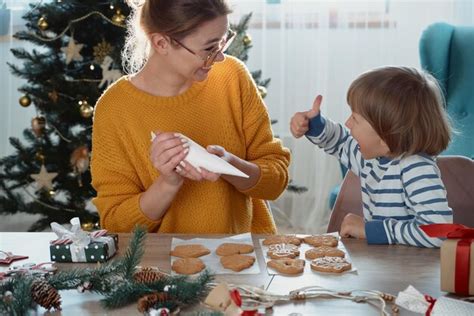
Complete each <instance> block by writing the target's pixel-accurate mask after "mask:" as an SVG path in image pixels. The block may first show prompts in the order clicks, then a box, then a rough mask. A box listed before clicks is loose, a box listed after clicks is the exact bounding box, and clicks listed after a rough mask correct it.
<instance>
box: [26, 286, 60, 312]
mask: <svg viewBox="0 0 474 316" xmlns="http://www.w3.org/2000/svg"><path fill="white" fill-rule="evenodd" d="M31 297H32V298H33V300H34V301H35V302H36V303H38V304H39V305H41V306H43V307H44V308H46V309H47V310H50V309H51V308H52V307H54V309H56V310H60V309H61V296H60V295H59V293H58V290H56V289H55V288H54V287H52V286H51V285H50V284H49V283H48V282H47V281H44V280H40V281H35V282H34V283H33V284H32V285H31Z"/></svg>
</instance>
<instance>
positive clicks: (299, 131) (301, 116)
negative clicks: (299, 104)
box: [290, 95, 323, 138]
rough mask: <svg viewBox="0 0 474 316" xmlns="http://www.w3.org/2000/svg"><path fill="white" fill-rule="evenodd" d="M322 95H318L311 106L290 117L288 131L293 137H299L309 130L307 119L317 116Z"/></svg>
mask: <svg viewBox="0 0 474 316" xmlns="http://www.w3.org/2000/svg"><path fill="white" fill-rule="evenodd" d="M322 100H323V97H322V96H321V95H318V96H317V97H316V99H314V102H313V108H312V109H311V110H308V111H305V112H296V113H295V115H293V117H292V118H291V122H290V131H291V134H293V136H294V137H295V138H300V137H301V136H303V135H304V134H306V132H307V131H308V130H309V120H310V119H312V118H313V117H316V116H318V114H319V112H320V108H321V102H322Z"/></svg>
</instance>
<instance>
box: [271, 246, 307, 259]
mask: <svg viewBox="0 0 474 316" xmlns="http://www.w3.org/2000/svg"><path fill="white" fill-rule="evenodd" d="M299 255H300V251H299V250H298V246H296V245H293V244H274V245H270V246H269V247H268V251H267V256H268V257H269V258H272V259H283V258H291V259H294V258H296V257H299Z"/></svg>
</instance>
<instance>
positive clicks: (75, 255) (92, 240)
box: [49, 218, 118, 262]
mask: <svg viewBox="0 0 474 316" xmlns="http://www.w3.org/2000/svg"><path fill="white" fill-rule="evenodd" d="M71 224H72V227H71V229H70V230H68V229H66V228H65V227H63V226H61V225H59V224H57V223H51V229H52V230H53V232H55V233H56V235H57V236H58V239H56V240H53V241H51V244H50V246H49V253H50V257H51V261H55V262H105V261H107V260H108V259H110V258H111V257H113V256H114V254H115V253H116V251H117V247H118V235H117V234H108V233H107V231H106V230H100V231H95V232H92V233H87V232H84V231H83V230H82V229H81V224H80V221H79V218H73V219H71Z"/></svg>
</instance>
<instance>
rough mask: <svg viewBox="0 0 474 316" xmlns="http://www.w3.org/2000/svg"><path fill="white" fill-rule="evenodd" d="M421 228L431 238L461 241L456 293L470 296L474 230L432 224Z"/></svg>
mask: <svg viewBox="0 0 474 316" xmlns="http://www.w3.org/2000/svg"><path fill="white" fill-rule="evenodd" d="M420 228H421V229H422V230H423V231H424V232H425V233H426V234H427V235H428V236H430V237H444V238H448V239H461V240H459V241H458V243H457V247H456V266H455V272H454V291H455V292H456V293H457V294H461V295H469V268H470V259H471V243H472V242H473V241H474V229H473V228H469V227H467V226H464V225H460V224H431V225H421V226H420Z"/></svg>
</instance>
